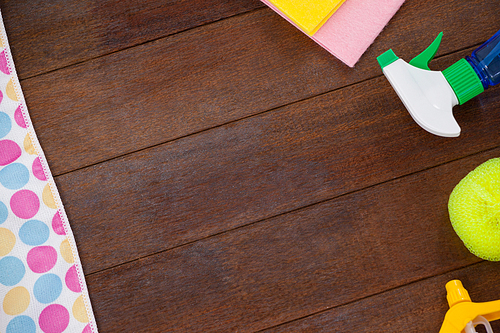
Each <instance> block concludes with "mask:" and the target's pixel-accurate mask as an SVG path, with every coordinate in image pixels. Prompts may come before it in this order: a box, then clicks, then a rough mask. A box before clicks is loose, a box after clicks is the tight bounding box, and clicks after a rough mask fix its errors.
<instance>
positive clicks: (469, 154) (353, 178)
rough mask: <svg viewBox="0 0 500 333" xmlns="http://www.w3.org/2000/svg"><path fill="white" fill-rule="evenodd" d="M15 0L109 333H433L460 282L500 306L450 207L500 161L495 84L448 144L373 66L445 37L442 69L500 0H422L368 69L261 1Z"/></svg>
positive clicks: (27, 78)
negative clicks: (473, 176) (463, 188)
mask: <svg viewBox="0 0 500 333" xmlns="http://www.w3.org/2000/svg"><path fill="white" fill-rule="evenodd" d="M0 8H1V10H2V15H3V17H4V21H5V26H6V29H7V33H8V36H9V39H10V44H11V48H12V52H13V56H14V61H15V63H16V66H17V71H18V74H19V77H20V79H21V85H22V88H23V90H24V93H25V96H26V100H27V104H28V107H29V110H30V114H31V117H32V120H33V123H34V126H35V130H36V131H37V134H38V137H39V139H40V142H41V144H42V147H43V148H44V150H45V153H46V156H47V159H48V162H49V164H50V166H51V170H52V173H53V174H54V176H55V180H56V183H57V185H58V188H59V191H60V193H61V197H62V200H63V202H64V204H65V207H66V210H67V213H68V216H69V219H70V222H71V226H72V229H73V232H74V234H75V237H76V241H77V244H78V248H79V251H80V255H81V259H82V263H83V266H84V271H85V273H86V278H87V283H88V287H89V291H90V296H91V300H92V304H93V307H94V312H95V315H96V319H97V324H98V327H99V329H100V332H103V333H104V332H255V331H265V332H346V331H348V332H438V331H439V328H440V325H441V322H442V319H443V317H444V314H445V312H446V310H447V309H448V305H447V303H446V299H445V289H444V285H445V283H446V282H447V281H449V280H451V279H455V278H459V279H461V280H462V281H463V283H464V286H465V287H466V288H467V289H468V291H469V293H470V295H471V297H472V299H473V300H474V301H490V300H494V299H500V283H499V282H500V263H491V262H485V261H482V260H480V259H479V258H477V257H475V256H474V255H472V254H470V253H469V252H468V251H467V249H466V248H465V247H464V246H463V244H462V242H461V241H460V239H459V238H458V237H457V236H456V234H455V232H454V231H453V229H452V227H451V224H450V222H449V218H448V211H447V201H448V197H449V195H450V193H451V191H452V189H453V187H454V186H455V185H456V184H457V183H458V182H459V181H460V179H462V178H463V177H464V176H465V175H466V174H467V173H468V172H469V171H471V170H472V169H474V168H475V167H476V166H478V165H479V164H481V163H482V162H484V161H486V160H488V159H490V158H492V157H499V156H500V87H498V86H497V87H493V88H491V89H489V90H488V91H486V92H485V93H483V94H482V95H481V96H479V97H477V98H475V99H473V100H471V101H470V102H468V103H467V104H466V105H463V106H459V107H456V108H455V115H456V118H457V121H458V122H459V124H460V125H461V127H462V135H461V136H460V137H459V138H454V139H450V138H440V137H436V136H433V135H431V134H428V133H427V132H425V131H424V130H422V129H421V128H420V127H418V126H417V125H416V124H415V123H414V122H413V120H412V119H411V117H410V116H409V114H408V113H407V112H406V110H405V109H404V106H403V104H402V103H401V102H400V100H399V99H398V97H397V95H396V93H395V92H394V91H393V90H392V88H391V87H390V85H389V83H388V81H387V80H386V79H385V77H383V75H382V72H381V70H380V67H379V66H378V64H377V61H376V57H377V56H378V55H380V54H381V53H383V52H384V51H386V50H387V49H389V48H392V49H393V50H394V51H395V53H396V54H397V55H398V56H400V57H402V58H403V59H406V60H410V59H411V58H412V57H413V56H415V55H416V54H418V53H419V52H420V51H421V50H423V49H424V48H425V47H426V46H427V45H429V44H430V42H431V41H432V40H433V39H434V37H435V36H436V35H437V34H438V33H439V32H440V31H443V32H444V38H443V42H442V45H441V48H440V49H439V51H438V53H437V55H436V59H435V60H434V61H433V62H432V63H431V68H432V69H438V70H442V69H444V68H446V67H447V66H449V65H451V64H452V63H453V62H455V61H457V60H458V59H459V58H461V57H464V56H465V55H467V54H469V53H470V52H471V51H472V50H473V49H474V48H475V47H477V46H478V45H480V44H481V43H482V42H484V41H485V40H486V39H487V38H489V37H490V36H492V35H493V34H494V33H495V32H496V31H498V30H499V29H500V21H499V10H500V1H499V0H480V1H479V0H475V1H473V0H443V1H433V0H412V1H409V0H408V1H407V2H406V3H405V4H404V5H403V6H402V7H401V9H400V10H399V11H398V12H397V14H396V15H395V16H394V17H393V19H392V20H391V21H390V23H389V25H388V26H387V27H386V28H385V29H384V31H383V32H382V33H381V34H380V35H379V37H378V38H377V39H376V40H375V42H374V43H373V44H372V46H371V47H370V48H369V49H368V50H367V52H366V53H365V54H364V55H363V57H362V58H361V60H360V61H359V63H358V64H357V65H356V66H355V68H354V69H351V68H349V67H347V66H346V65H344V64H342V63H341V62H340V61H338V60H337V59H336V58H334V57H333V56H331V55H330V54H328V53H327V52H326V51H325V50H323V49H322V48H321V47H319V46H318V45H316V44H315V43H314V42H312V41H311V40H310V39H308V38H307V37H306V36H305V35H303V34H302V33H300V32H299V31H297V30H296V29H295V28H294V27H293V26H291V25H290V24H288V23H287V22H285V21H284V20H283V19H282V18H280V17H279V16H278V15H276V14H275V13H273V12H272V11H271V10H270V9H268V8H267V7H265V6H264V5H263V4H262V3H261V2H259V1H257V0H232V1H220V0H184V1H160V0H148V1H134V0H100V1H92V0H78V1H77V0H54V1H45V2H44V1H36V2H35V1H33V0H29V1H28V0H24V1H21V0H18V1H9V0H2V1H0ZM494 327H495V328H496V330H500V325H499V324H498V323H496V325H494Z"/></svg>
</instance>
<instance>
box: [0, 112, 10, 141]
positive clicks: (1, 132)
mask: <svg viewBox="0 0 500 333" xmlns="http://www.w3.org/2000/svg"><path fill="white" fill-rule="evenodd" d="M11 128H12V122H11V121H10V117H9V115H8V114H6V113H4V112H0V138H3V137H4V136H6V135H7V134H9V132H10V129H11Z"/></svg>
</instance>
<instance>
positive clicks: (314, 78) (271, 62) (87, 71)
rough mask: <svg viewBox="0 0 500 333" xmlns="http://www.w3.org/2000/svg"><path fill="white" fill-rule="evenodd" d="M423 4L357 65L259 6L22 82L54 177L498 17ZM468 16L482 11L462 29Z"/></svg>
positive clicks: (322, 86)
mask: <svg viewBox="0 0 500 333" xmlns="http://www.w3.org/2000/svg"><path fill="white" fill-rule="evenodd" d="M426 4H427V2H426V1H424V0H419V1H411V2H408V3H407V4H405V5H404V6H403V7H404V8H402V10H401V12H398V14H397V15H396V16H399V17H400V18H398V17H395V19H394V23H392V22H391V24H390V25H389V26H388V27H387V29H386V30H384V33H383V34H382V35H381V36H380V37H379V39H377V42H376V43H375V44H374V45H373V47H372V48H370V50H369V51H368V52H367V54H366V55H365V57H364V59H363V60H362V61H361V62H360V64H359V66H358V67H356V69H354V70H353V69H350V68H348V67H347V66H345V65H343V64H341V63H340V62H339V61H338V60H336V59H335V58H333V57H332V56H330V55H329V54H328V53H327V52H326V51H324V50H322V49H321V48H320V47H319V46H317V45H316V44H315V43H313V42H312V41H311V40H309V39H308V38H304V36H303V35H302V34H301V33H300V32H298V31H296V29H295V28H293V27H292V26H291V25H290V24H288V23H286V22H284V20H283V19H281V18H280V17H278V16H277V15H276V14H274V13H273V12H271V11H270V10H267V9H263V10H257V11H254V12H251V13H248V14H245V15H241V16H238V17H234V18H231V19H228V20H223V21H221V22H217V23H214V24H211V25H208V26H204V27H202V28H200V29H193V30H190V31H187V32H184V33H181V34H177V35H175V36H171V37H168V38H164V39H161V40H158V41H155V42H152V43H148V44H144V45H141V46H138V47H134V48H132V49H129V50H126V51H123V52H118V53H114V54H111V55H109V56H106V57H103V58H99V59H96V60H93V61H89V62H86V63H84V64H79V65H75V66H72V67H70V68H65V69H63V70H58V71H55V72H52V73H49V74H46V75H40V76H37V77H34V78H31V79H28V80H24V81H23V82H22V84H23V88H24V92H25V95H26V98H27V101H28V106H29V107H30V111H31V116H32V118H33V122H34V125H35V128H36V129H37V131H38V133H39V139H40V141H41V143H42V146H43V147H44V149H45V152H46V155H47V157H48V160H49V164H50V165H51V168H52V171H53V172H54V174H56V175H57V174H60V173H64V172H69V171H71V170H74V169H77V168H81V167H84V166H88V165H91V164H94V163H97V162H101V161H104V160H107V159H110V158H114V157H116V156H120V155H123V154H127V153H130V152H133V151H137V150H140V149H144V148H146V147H149V146H152V145H157V144H160V143H164V142H167V141H169V140H173V139H176V138H179V137H183V136H186V135H190V134H192V133H196V132H199V131H203V130H206V129H207V128H211V127H214V126H220V125H221V124H224V123H228V122H231V121H236V120H238V119H241V118H244V117H248V116H251V115H255V114H258V113H261V112H264V111H267V110H270V109H272V108H275V107H279V106H281V105H285V104H289V103H292V102H296V101H298V100H303V99H306V98H310V97H312V96H315V95H318V94H322V93H324V92H326V91H330V90H333V89H337V88H341V87H343V86H346V85H349V84H353V83H355V82H359V81H362V80H366V79H368V78H373V77H375V76H380V75H381V71H380V68H379V66H378V65H377V63H376V60H375V57H376V55H378V54H380V53H382V52H384V51H385V50H387V49H388V48H390V47H394V48H395V49H396V51H397V52H398V54H399V55H400V56H403V57H405V58H406V59H409V58H410V56H409V55H415V54H416V53H417V52H418V51H419V50H420V49H423V47H424V45H425V44H428V43H429V42H430V40H432V38H433V36H434V35H436V34H437V32H438V31H440V30H441V29H442V27H443V26H449V28H447V30H446V36H447V37H446V38H447V39H446V42H445V43H443V46H442V50H441V51H440V52H441V53H447V52H452V51H454V50H457V49H461V48H464V47H467V46H470V45H471V44H476V43H478V42H479V41H483V40H484V39H486V38H487V37H488V36H490V34H491V33H492V31H494V30H493V29H494V25H495V24H492V23H491V22H497V20H496V17H495V18H493V17H492V15H493V16H494V15H496V14H495V13H496V10H490V11H488V8H491V7H494V8H495V9H496V8H498V7H497V6H498V0H496V1H492V0H490V1H481V2H479V1H476V2H471V1H468V0H467V1H465V0H462V1H451V0H450V1H447V2H444V3H442V4H441V5H440V6H441V7H442V10H443V11H444V12H446V13H452V14H450V15H451V16H449V17H448V16H447V17H446V18H442V19H441V24H437V23H435V22H434V20H435V19H436V17H435V15H436V14H435V8H434V6H433V5H428V4H427V5H426ZM483 11H484V13H483ZM478 12H481V15H479V16H478V15H477V14H476V13H478ZM455 15H456V17H455ZM401 16H403V18H404V19H402V18H401ZM467 16H472V17H476V16H478V17H477V19H474V20H471V22H470V23H469V24H468V25H467V27H469V28H471V29H470V31H472V32H469V30H467V33H464V34H463V35H462V32H463V30H464V29H463V28H464V26H463V25H460V24H459V23H460V19H458V18H460V17H467ZM409 17H411V18H414V17H417V18H418V20H417V19H415V20H412V19H409ZM443 20H445V22H446V24H444V23H442V21H443ZM457 22H459V23H457ZM497 28H500V26H497ZM402 31H403V32H402ZM459 32H460V33H459ZM415 33H418V34H419V35H420V34H421V35H425V36H426V38H422V39H420V38H413V36H414V35H415ZM408 36H411V37H412V38H409V37H408ZM427 36H429V37H427ZM457 36H459V37H457ZM420 46H422V47H420ZM454 60H456V59H454ZM57 82H64V84H57ZM333 107H334V106H332V108H333ZM69 121H71V126H68V125H67V124H68V122H69ZM68 147H71V155H68V154H67V153H66V152H67V148H68Z"/></svg>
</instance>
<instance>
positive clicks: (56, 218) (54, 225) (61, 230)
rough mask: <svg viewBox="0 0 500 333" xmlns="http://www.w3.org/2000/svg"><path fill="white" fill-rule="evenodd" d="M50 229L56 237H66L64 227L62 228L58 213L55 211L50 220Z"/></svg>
mask: <svg viewBox="0 0 500 333" xmlns="http://www.w3.org/2000/svg"><path fill="white" fill-rule="evenodd" d="M52 229H53V230H54V232H55V233H56V234H58V235H66V232H65V231H64V227H63V224H62V220H61V215H60V214H59V211H57V213H56V214H55V215H54V217H53V218H52Z"/></svg>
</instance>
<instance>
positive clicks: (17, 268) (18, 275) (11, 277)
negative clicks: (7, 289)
mask: <svg viewBox="0 0 500 333" xmlns="http://www.w3.org/2000/svg"><path fill="white" fill-rule="evenodd" d="M24 273H26V269H25V268H24V264H23V262H22V261H21V260H19V259H17V258H16V257H4V258H2V259H0V283H1V284H3V285H4V286H14V285H16V284H18V283H19V281H21V280H22V278H23V276H24Z"/></svg>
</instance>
